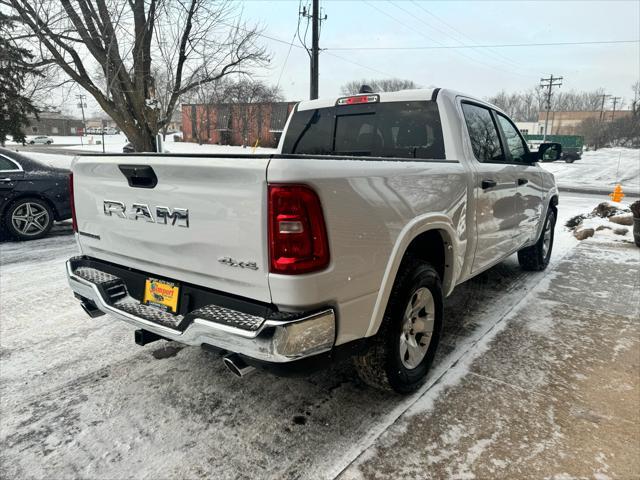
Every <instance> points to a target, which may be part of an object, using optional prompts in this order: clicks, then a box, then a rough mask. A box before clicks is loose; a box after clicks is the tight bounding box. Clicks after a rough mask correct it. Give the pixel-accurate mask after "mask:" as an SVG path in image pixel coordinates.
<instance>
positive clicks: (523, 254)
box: [518, 207, 556, 271]
mask: <svg viewBox="0 0 640 480" xmlns="http://www.w3.org/2000/svg"><path fill="white" fill-rule="evenodd" d="M555 226H556V211H555V209H554V208H551V207H550V208H549V210H548V211H547V218H545V220H544V226H543V227H542V232H541V233H540V238H539V239H538V241H537V242H536V243H535V244H534V245H531V246H530V247H527V248H523V249H522V250H520V251H518V262H519V263H520V266H521V267H522V268H523V269H524V270H530V271H540V270H544V269H545V268H547V265H549V259H550V258H551V251H552V250H553V237H554V230H555ZM548 228H550V229H549V230H548ZM547 233H549V237H548V240H549V243H548V245H547V246H545V238H546V234H547Z"/></svg>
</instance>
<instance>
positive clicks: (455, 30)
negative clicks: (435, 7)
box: [411, 0, 519, 67]
mask: <svg viewBox="0 0 640 480" xmlns="http://www.w3.org/2000/svg"><path fill="white" fill-rule="evenodd" d="M411 3H413V4H414V5H415V6H416V7H418V8H419V9H420V10H422V11H423V12H425V13H426V14H427V15H429V16H431V17H433V18H434V19H435V20H436V21H438V22H440V23H441V24H443V25H444V26H446V27H447V28H449V29H450V30H451V31H453V32H456V34H457V35H459V36H460V38H466V39H467V40H469V41H470V42H471V43H472V44H474V43H477V42H476V41H475V40H474V39H473V38H471V37H470V36H469V35H467V34H466V33H464V32H462V31H460V30H459V29H457V28H456V27H454V26H453V25H451V24H450V23H448V22H446V21H445V20H444V19H443V18H441V17H439V16H438V15H436V14H435V13H433V12H431V11H430V10H427V9H426V8H424V7H423V6H422V5H421V4H420V3H418V2H416V1H415V0H411ZM439 31H442V30H439ZM448 36H449V37H451V38H454V37H453V36H451V35H448ZM454 40H456V41H457V42H458V43H460V44H462V45H464V42H463V41H461V40H459V39H456V38H454ZM486 51H487V52H488V53H490V54H492V55H493V56H494V58H496V59H502V61H503V62H508V63H510V64H511V65H513V66H516V67H519V64H518V63H517V62H515V61H514V60H513V59H511V58H509V57H507V56H505V55H502V54H501V53H499V52H494V51H493V50H491V49H489V48H487V49H486Z"/></svg>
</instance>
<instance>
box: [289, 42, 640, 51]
mask: <svg viewBox="0 0 640 480" xmlns="http://www.w3.org/2000/svg"><path fill="white" fill-rule="evenodd" d="M285 43H286V42H285ZM628 43H640V40H597V41H592V42H548V43H501V44H486V45H429V46H419V47H325V48H323V50H439V49H451V50H455V49H465V48H469V49H474V48H510V47H557V46H562V45H617V44H628Z"/></svg>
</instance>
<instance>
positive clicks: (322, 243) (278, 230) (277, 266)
mask: <svg viewBox="0 0 640 480" xmlns="http://www.w3.org/2000/svg"><path fill="white" fill-rule="evenodd" d="M269 257H270V263H271V272H272V273H282V274H286V275H295V274H300V273H310V272H315V271H318V270H322V269H323V268H326V266H327V265H329V242H328V240H327V230H326V228H325V224H324V216H323V214H322V207H321V205H320V199H319V198H318V195H317V194H316V192H314V191H313V190H311V188H309V187H307V186H305V185H269Z"/></svg>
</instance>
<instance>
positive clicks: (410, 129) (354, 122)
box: [282, 101, 446, 160]
mask: <svg viewBox="0 0 640 480" xmlns="http://www.w3.org/2000/svg"><path fill="white" fill-rule="evenodd" d="M282 153H283V154H298V155H333V156H358V157H383V158H384V157H386V158H396V159H434V160H444V159H445V158H446V157H445V151H444V141H443V137H442V125H441V122H440V114H439V112H438V106H437V104H436V103H435V102H434V101H411V102H380V103H378V102H375V103H366V104H352V105H336V106H333V107H326V108H318V109H310V110H301V111H296V112H295V113H294V114H293V116H292V118H291V121H290V122H289V127H288V129H287V133H286V136H285V139H284V142H283V146H282Z"/></svg>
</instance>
